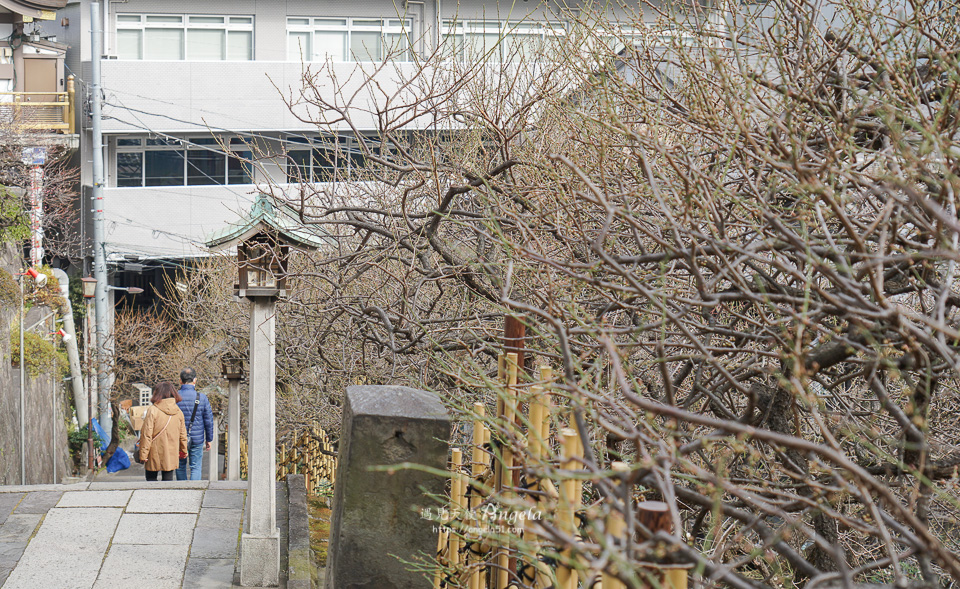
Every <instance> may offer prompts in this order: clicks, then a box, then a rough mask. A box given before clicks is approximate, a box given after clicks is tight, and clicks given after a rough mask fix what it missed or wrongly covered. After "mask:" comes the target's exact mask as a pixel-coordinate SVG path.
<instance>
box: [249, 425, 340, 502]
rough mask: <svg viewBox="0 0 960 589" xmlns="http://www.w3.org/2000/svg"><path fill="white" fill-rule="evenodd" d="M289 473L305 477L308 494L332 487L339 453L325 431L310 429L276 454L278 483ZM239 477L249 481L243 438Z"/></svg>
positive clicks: (281, 446)
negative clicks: (325, 487)
mask: <svg viewBox="0 0 960 589" xmlns="http://www.w3.org/2000/svg"><path fill="white" fill-rule="evenodd" d="M288 474H302V475H304V479H305V480H306V484H307V493H310V494H315V493H316V492H318V491H319V490H320V489H321V488H322V487H323V486H325V485H324V481H326V486H329V487H332V486H333V484H334V482H335V481H336V477H337V453H336V451H335V450H334V448H333V444H332V443H331V442H330V438H329V437H328V436H327V432H325V431H324V430H323V429H322V428H318V427H315V428H311V429H310V430H308V431H305V432H303V433H301V434H298V435H294V437H293V443H292V444H290V446H289V448H288V446H287V444H280V448H279V450H278V451H277V480H278V481H285V480H286V479H287V475H288ZM240 478H241V479H245V478H247V440H246V438H243V437H241V438H240Z"/></svg>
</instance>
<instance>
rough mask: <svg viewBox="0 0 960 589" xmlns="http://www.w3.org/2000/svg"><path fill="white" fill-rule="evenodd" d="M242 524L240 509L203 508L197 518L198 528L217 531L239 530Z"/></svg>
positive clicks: (241, 511)
mask: <svg viewBox="0 0 960 589" xmlns="http://www.w3.org/2000/svg"><path fill="white" fill-rule="evenodd" d="M242 523H243V510H242V509H218V508H209V507H204V508H203V509H201V510H200V517H198V518H197V527H198V528H214V529H217V530H234V531H236V530H239V529H240V525H241V524H242Z"/></svg>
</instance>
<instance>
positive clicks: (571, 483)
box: [433, 353, 687, 589]
mask: <svg viewBox="0 0 960 589" xmlns="http://www.w3.org/2000/svg"><path fill="white" fill-rule="evenodd" d="M498 366H499V370H498V375H499V380H500V382H501V383H503V385H504V386H502V387H497V388H498V389H499V391H498V392H499V394H498V401H497V409H496V411H497V417H498V418H499V419H497V420H496V421H495V422H491V424H496V425H495V427H496V428H497V430H501V429H502V430H503V431H497V432H496V435H492V432H491V430H490V428H489V427H488V426H487V425H486V423H485V420H484V413H485V408H484V405H483V404H482V403H475V404H474V415H475V418H474V422H473V428H472V440H471V443H470V449H469V451H466V452H464V451H463V450H462V449H460V448H454V449H452V452H451V460H450V469H451V484H450V498H449V505H448V506H447V508H446V509H445V510H441V520H442V521H441V524H443V525H441V526H440V533H439V537H438V543H437V557H438V563H439V565H440V567H439V568H438V571H437V573H436V574H435V576H434V580H433V586H434V588H435V589H440V588H441V587H443V588H447V589H450V588H454V587H456V588H466V589H515V588H527V587H529V588H532V589H545V588H548V587H553V588H555V589H577V588H578V587H584V588H586V587H590V588H591V589H626V587H627V585H626V584H625V583H624V582H623V581H621V580H620V579H619V578H618V577H617V575H616V572H617V571H616V569H615V568H614V567H613V565H610V566H608V567H607V568H606V569H605V570H604V571H603V572H602V574H601V575H599V576H596V577H593V578H588V577H587V575H586V573H585V572H584V570H583V569H584V568H585V567H583V566H577V565H578V564H582V563H580V562H579V561H578V560H577V555H576V554H575V551H574V549H573V545H574V544H578V545H580V546H579V548H580V550H578V551H576V552H579V553H581V554H582V553H583V548H582V547H583V545H584V544H583V543H585V542H586V541H590V542H593V543H595V544H600V545H602V544H603V542H601V541H600V539H599V538H594V537H590V536H591V534H593V533H594V532H593V531H588V528H589V526H587V527H584V526H581V525H579V523H578V522H579V521H581V518H582V517H583V516H584V515H585V514H584V512H583V509H582V507H583V506H582V504H581V502H582V497H583V480H582V479H580V478H577V477H576V476H575V475H574V473H575V472H576V471H581V472H582V465H583V456H584V446H583V443H582V441H581V440H580V436H579V435H578V433H577V430H576V429H575V427H573V424H574V421H573V419H572V417H571V416H560V415H556V413H557V412H556V411H554V409H553V408H552V406H551V390H550V386H549V383H550V381H551V380H552V378H553V375H552V371H551V369H550V368H549V367H541V368H540V369H539V381H540V382H541V383H543V384H542V385H534V386H531V387H529V392H526V393H521V390H520V387H519V386H518V372H519V368H518V354H517V353H509V354H506V355H501V357H500V361H499V362H498ZM524 407H525V408H526V411H525V412H524V411H523V409H524ZM564 422H566V425H568V426H570V427H565V425H564ZM511 438H512V439H513V441H512V442H510V440H511ZM518 442H519V443H518ZM514 447H518V448H522V449H523V450H524V451H523V452H517V454H516V455H515V454H514V451H513V448H514ZM465 458H466V460H465ZM546 464H552V467H553V469H562V472H563V473H564V474H563V476H562V477H560V478H561V479H562V480H561V481H560V482H559V484H556V483H555V482H554V481H553V480H551V479H550V478H539V479H535V480H529V479H528V478H526V477H525V476H524V473H527V474H529V472H530V471H531V470H530V469H529V468H526V467H527V466H528V465H529V466H534V467H537V466H540V467H542V466H543V465H546ZM611 469H612V470H614V471H628V470H629V469H630V467H629V465H627V464H626V463H622V462H614V463H613V464H612V465H611ZM635 508H636V510H637V514H638V521H640V523H642V524H644V525H645V526H646V527H647V529H650V530H652V531H653V532H657V531H668V532H669V531H670V529H671V527H672V521H671V519H670V515H669V508H668V506H667V505H666V504H665V503H661V502H656V501H647V502H641V503H639V504H635ZM523 510H526V511H525V512H524V513H525V514H526V516H525V517H520V513H519V511H523ZM537 512H539V513H540V515H541V516H544V515H547V514H553V523H554V525H556V526H557V528H558V530H559V531H560V532H561V533H562V534H563V535H565V536H566V537H568V538H571V539H574V540H572V541H571V542H568V543H565V544H564V545H559V546H558V545H555V544H552V543H551V542H550V541H549V540H548V539H547V538H546V537H544V535H543V529H542V528H538V522H537V521H536V520H537V517H536V513H537ZM604 523H605V525H604V526H603V529H604V532H605V535H606V536H607V538H612V539H613V540H614V542H616V543H618V544H619V545H620V546H623V545H624V543H625V542H626V535H627V529H628V527H627V524H626V522H625V521H624V519H623V515H622V514H621V513H619V512H618V511H616V510H612V511H611V514H610V515H609V516H608V517H607V519H606V521H605V522H604ZM505 528H509V533H506V534H504V533H502V532H503V530H504V529H505ZM511 540H513V541H514V543H515V544H516V545H514V546H511V544H510V541H511ZM545 553H553V554H558V555H559V558H552V559H551V558H543V557H544V554H545ZM686 568H687V567H685V566H671V565H659V564H654V563H650V565H649V566H646V565H645V566H644V568H643V570H641V571H640V572H639V573H638V576H639V577H641V578H643V577H646V578H647V582H645V583H644V586H646V587H656V588H657V589H660V588H661V587H662V588H663V589H686V586H687V570H686Z"/></svg>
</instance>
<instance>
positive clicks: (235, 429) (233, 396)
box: [227, 378, 240, 481]
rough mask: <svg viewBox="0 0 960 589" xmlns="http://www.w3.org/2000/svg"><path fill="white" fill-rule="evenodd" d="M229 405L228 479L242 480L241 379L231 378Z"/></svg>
mask: <svg viewBox="0 0 960 589" xmlns="http://www.w3.org/2000/svg"><path fill="white" fill-rule="evenodd" d="M229 382H230V403H229V405H228V406H227V480H228V481H239V480H240V380H239V379H236V378H231V379H230V381H229Z"/></svg>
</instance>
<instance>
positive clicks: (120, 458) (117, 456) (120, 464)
mask: <svg viewBox="0 0 960 589" xmlns="http://www.w3.org/2000/svg"><path fill="white" fill-rule="evenodd" d="M127 468H130V457H129V456H127V453H126V452H124V450H123V448H117V450H116V452H114V453H113V456H111V457H110V460H108V461H107V472H117V471H118V470H124V469H127Z"/></svg>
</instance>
